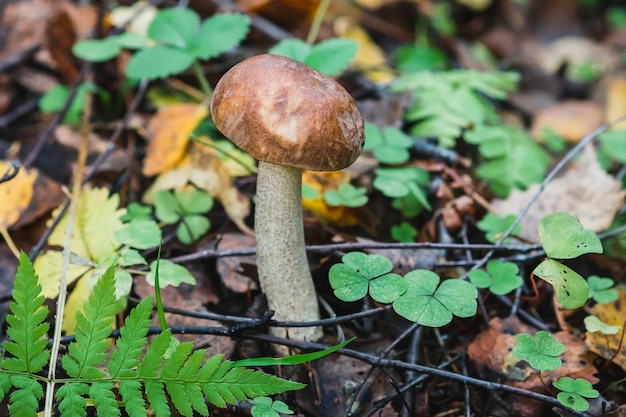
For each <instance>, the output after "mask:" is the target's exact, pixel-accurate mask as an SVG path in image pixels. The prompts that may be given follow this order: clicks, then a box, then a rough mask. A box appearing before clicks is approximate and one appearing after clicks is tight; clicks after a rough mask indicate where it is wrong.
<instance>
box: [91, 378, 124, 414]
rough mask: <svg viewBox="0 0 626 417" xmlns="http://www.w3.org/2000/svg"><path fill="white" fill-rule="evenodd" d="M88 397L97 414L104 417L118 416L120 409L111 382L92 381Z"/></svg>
mask: <svg viewBox="0 0 626 417" xmlns="http://www.w3.org/2000/svg"><path fill="white" fill-rule="evenodd" d="M89 397H91V398H92V399H93V403H94V405H95V406H96V410H98V415H100V416H106V417H119V416H120V414H121V413H120V409H119V407H118V406H117V399H116V398H115V394H114V393H113V383H111V382H109V381H102V382H94V383H93V384H91V388H89Z"/></svg>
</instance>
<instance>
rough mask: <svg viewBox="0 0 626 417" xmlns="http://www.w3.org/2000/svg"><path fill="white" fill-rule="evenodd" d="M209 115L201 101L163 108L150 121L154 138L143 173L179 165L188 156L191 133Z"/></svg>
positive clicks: (156, 172)
mask: <svg viewBox="0 0 626 417" xmlns="http://www.w3.org/2000/svg"><path fill="white" fill-rule="evenodd" d="M207 115H208V110H207V107H206V106H203V105H198V104H186V103H181V104H174V105H171V106H167V107H161V108H160V109H159V110H158V111H157V113H156V114H155V115H154V116H153V117H152V118H151V119H150V122H149V123H148V133H149V134H150V136H151V137H152V138H151V140H150V143H149V144H148V147H147V148H146V158H145V160H144V166H143V173H144V175H146V176H148V177H150V176H152V175H156V174H161V173H164V172H166V171H168V170H170V169H172V168H173V167H174V166H176V164H177V163H178V162H180V161H181V160H182V159H183V158H184V157H185V153H186V152H187V147H188V144H189V135H190V134H191V132H193V131H194V129H195V128H196V127H197V126H198V124H199V123H200V122H201V121H202V119H204V118H205V117H206V116H207Z"/></svg>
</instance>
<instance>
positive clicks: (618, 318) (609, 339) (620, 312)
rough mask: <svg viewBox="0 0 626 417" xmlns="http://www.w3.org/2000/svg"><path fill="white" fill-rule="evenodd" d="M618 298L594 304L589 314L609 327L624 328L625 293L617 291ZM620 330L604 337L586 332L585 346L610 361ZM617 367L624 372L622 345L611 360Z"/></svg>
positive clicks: (625, 357)
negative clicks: (608, 302)
mask: <svg viewBox="0 0 626 417" xmlns="http://www.w3.org/2000/svg"><path fill="white" fill-rule="evenodd" d="M617 291H618V294H619V298H618V299H617V300H616V301H615V302H613V303H610V304H596V305H595V306H593V307H592V308H591V309H590V310H591V314H593V315H594V316H596V317H598V318H599V319H600V321H602V322H604V323H606V324H608V325H611V326H620V328H621V327H622V326H624V318H625V317H626V310H624V309H625V308H626V291H624V290H623V289H618V290H617ZM622 331H623V329H622V330H620V331H619V332H618V333H617V334H610V335H605V334H603V333H600V332H596V333H591V332H587V333H586V335H587V346H588V347H589V349H590V350H591V351H592V352H594V353H597V354H598V355H600V356H602V357H603V358H605V359H610V358H612V357H613V356H614V355H615V351H616V350H617V348H618V347H619V345H620V339H621V337H622ZM613 362H615V363H616V364H617V365H619V366H621V367H622V369H624V370H625V371H626V344H622V347H621V350H620V354H619V355H617V356H616V357H615V359H614V360H613Z"/></svg>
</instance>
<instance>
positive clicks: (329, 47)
mask: <svg viewBox="0 0 626 417" xmlns="http://www.w3.org/2000/svg"><path fill="white" fill-rule="evenodd" d="M358 49H359V44H358V43H356V42H355V41H353V40H350V39H342V38H332V39H327V40H325V41H322V42H320V43H318V44H317V45H313V46H311V45H309V44H308V43H306V42H304V41H303V40H301V39H295V38H294V39H285V40H283V41H281V42H279V43H278V44H276V45H274V46H273V47H272V48H271V49H270V50H269V51H268V52H269V53H270V54H275V55H281V56H285V57H287V58H291V59H295V60H296V61H300V62H302V63H303V64H305V65H308V66H309V67H311V68H313V69H315V70H317V71H319V72H321V73H322V74H326V75H330V76H331V77H332V76H335V75H337V74H340V73H341V72H343V71H344V70H345V69H346V68H347V67H348V65H349V64H350V62H352V60H353V59H354V57H355V56H356V53H357V51H358Z"/></svg>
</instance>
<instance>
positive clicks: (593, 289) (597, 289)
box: [587, 275, 619, 304]
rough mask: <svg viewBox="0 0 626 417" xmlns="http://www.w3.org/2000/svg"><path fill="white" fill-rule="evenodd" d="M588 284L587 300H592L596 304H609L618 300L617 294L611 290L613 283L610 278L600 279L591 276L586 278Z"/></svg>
mask: <svg viewBox="0 0 626 417" xmlns="http://www.w3.org/2000/svg"><path fill="white" fill-rule="evenodd" d="M587 283H588V284H589V298H590V299H591V298H593V300H594V301H595V302H596V303H599V304H609V303H612V302H613V301H616V300H617V299H618V298H619V294H618V293H617V291H616V290H615V289H613V288H611V287H612V286H613V285H615V282H614V281H613V280H612V279H611V278H601V277H599V276H597V275H591V276H590V277H589V278H587Z"/></svg>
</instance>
